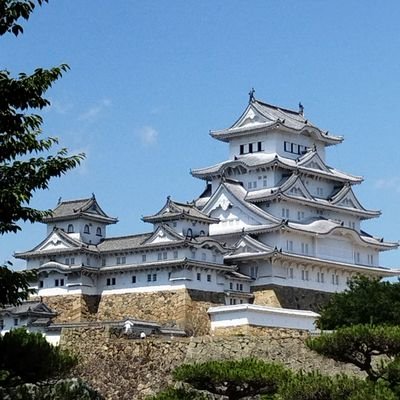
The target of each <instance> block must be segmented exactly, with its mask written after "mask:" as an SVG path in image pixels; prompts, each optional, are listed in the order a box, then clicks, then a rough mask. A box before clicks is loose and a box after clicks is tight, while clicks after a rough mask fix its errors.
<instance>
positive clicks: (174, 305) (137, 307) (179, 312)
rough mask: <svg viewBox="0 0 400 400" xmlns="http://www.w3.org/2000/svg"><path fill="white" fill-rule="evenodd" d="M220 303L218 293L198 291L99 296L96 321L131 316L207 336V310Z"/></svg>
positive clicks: (185, 290) (220, 298) (221, 301)
mask: <svg viewBox="0 0 400 400" xmlns="http://www.w3.org/2000/svg"><path fill="white" fill-rule="evenodd" d="M222 304H224V296H223V294H222V293H212V292H203V291H199V290H187V289H180V290H174V291H163V292H150V293H123V294H110V295H103V296H102V297H101V300H100V304H99V307H98V312H97V320H99V321H107V320H108V321H109V320H114V321H115V320H122V319H124V318H126V317H132V318H136V319H142V320H148V321H155V322H158V323H161V324H167V325H173V326H178V327H180V328H184V329H187V330H188V332H190V333H195V334H207V333H208V332H209V329H210V321H209V317H208V314H207V308H208V307H210V306H211V305H222Z"/></svg>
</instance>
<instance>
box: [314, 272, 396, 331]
mask: <svg viewBox="0 0 400 400" xmlns="http://www.w3.org/2000/svg"><path fill="white" fill-rule="evenodd" d="M320 314H321V317H320V318H319V320H318V321H317V327H318V328H320V329H325V330H329V329H337V328H340V327H344V326H350V325H356V324H374V325H379V324H388V325H400V283H399V282H397V283H390V282H381V281H379V280H378V279H369V278H367V277H365V276H358V277H356V278H354V279H352V280H351V281H350V283H349V288H348V289H347V290H346V291H344V292H341V293H336V294H334V295H333V296H332V298H331V300H330V302H329V303H328V304H327V305H326V306H325V307H324V308H322V310H321V311H320Z"/></svg>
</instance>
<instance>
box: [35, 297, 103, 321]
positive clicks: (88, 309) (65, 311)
mask: <svg viewBox="0 0 400 400" xmlns="http://www.w3.org/2000/svg"><path fill="white" fill-rule="evenodd" d="M41 299H42V301H43V302H44V303H45V304H46V305H47V306H48V307H50V308H51V309H52V310H54V311H56V312H57V313H58V315H57V317H56V318H55V319H54V322H56V323H58V322H81V321H95V320H96V312H97V307H98V304H99V300H100V296H90V295H80V294H76V295H65V296H44V297H42V298H41Z"/></svg>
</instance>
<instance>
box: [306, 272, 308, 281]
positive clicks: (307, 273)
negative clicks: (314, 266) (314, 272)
mask: <svg viewBox="0 0 400 400" xmlns="http://www.w3.org/2000/svg"><path fill="white" fill-rule="evenodd" d="M306 281H308V271H306Z"/></svg>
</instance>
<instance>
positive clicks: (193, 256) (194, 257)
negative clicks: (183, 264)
mask: <svg viewBox="0 0 400 400" xmlns="http://www.w3.org/2000/svg"><path fill="white" fill-rule="evenodd" d="M195 259H196V252H195V251H192V260H195Z"/></svg>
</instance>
